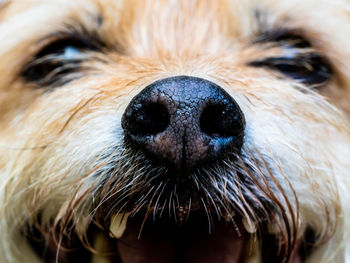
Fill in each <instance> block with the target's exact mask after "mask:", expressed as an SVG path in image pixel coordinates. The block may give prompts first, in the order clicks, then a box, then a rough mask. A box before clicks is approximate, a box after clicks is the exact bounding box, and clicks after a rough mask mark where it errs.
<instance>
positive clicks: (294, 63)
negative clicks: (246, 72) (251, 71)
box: [248, 31, 333, 87]
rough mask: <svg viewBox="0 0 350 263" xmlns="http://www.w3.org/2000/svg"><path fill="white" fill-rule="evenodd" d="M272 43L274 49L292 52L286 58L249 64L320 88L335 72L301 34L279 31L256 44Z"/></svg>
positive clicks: (269, 59)
mask: <svg viewBox="0 0 350 263" xmlns="http://www.w3.org/2000/svg"><path fill="white" fill-rule="evenodd" d="M261 43H271V44H272V45H273V46H274V47H275V46H278V47H280V48H281V49H285V50H287V51H288V50H290V52H284V53H286V54H288V55H286V56H276V57H267V58H262V59H261V60H256V61H252V62H250V63H248V65H249V66H253V67H264V68H267V69H271V70H275V71H279V72H281V73H283V74H284V75H286V76H287V77H290V78H292V79H295V80H298V81H300V82H302V83H304V84H306V85H309V86H312V87H320V86H322V85H323V84H324V83H326V82H327V81H328V80H330V79H331V77H332V74H333V71H332V68H331V66H330V64H329V62H328V61H327V60H326V59H325V58H324V57H322V56H321V55H320V54H318V53H317V52H316V51H315V50H314V49H313V47H312V45H311V43H310V42H309V41H308V40H306V39H305V38H304V37H302V36H301V35H299V34H293V33H291V32H290V31H277V32H273V33H264V34H262V35H261V36H260V37H259V38H258V40H257V41H256V42H255V44H261ZM290 54H293V55H290Z"/></svg>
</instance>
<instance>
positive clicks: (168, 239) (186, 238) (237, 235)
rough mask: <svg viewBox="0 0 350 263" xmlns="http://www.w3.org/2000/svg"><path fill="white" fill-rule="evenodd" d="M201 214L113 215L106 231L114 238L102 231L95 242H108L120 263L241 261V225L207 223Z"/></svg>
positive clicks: (219, 222)
mask: <svg viewBox="0 0 350 263" xmlns="http://www.w3.org/2000/svg"><path fill="white" fill-rule="evenodd" d="M204 216H205V214H204V213H203V212H201V211H198V212H194V213H193V214H192V215H191V216H189V217H188V218H187V219H183V222H180V221H175V220H174V219H173V218H170V217H164V218H161V219H156V220H154V219H152V218H148V219H146V220H145V219H144V218H143V217H142V216H136V217H129V218H128V215H127V214H124V215H116V216H114V217H113V219H112V221H111V225H110V233H109V235H110V236H111V237H112V239H113V240H114V242H112V243H111V242H106V241H108V240H107V239H106V238H105V235H103V236H97V239H96V240H95V246H96V247H103V245H102V244H108V245H109V246H110V248H109V250H111V251H113V250H115V251H117V254H118V256H119V260H120V261H119V262H123V263H133V262H145V263H146V262H147V263H148V262H232V263H235V262H243V261H242V258H243V256H244V255H243V254H244V244H245V242H246V239H247V234H246V233H245V232H242V231H241V230H239V229H243V227H238V226H236V227H235V226H234V225H232V224H229V223H228V222H225V221H223V220H212V222H211V224H208V219H207V218H206V217H204ZM113 243H114V244H113ZM104 247H105V248H106V246H104ZM100 258H101V257H99V256H98V255H94V256H93V258H92V262H100V261H99V259H100ZM109 262H114V261H113V260H112V261H109Z"/></svg>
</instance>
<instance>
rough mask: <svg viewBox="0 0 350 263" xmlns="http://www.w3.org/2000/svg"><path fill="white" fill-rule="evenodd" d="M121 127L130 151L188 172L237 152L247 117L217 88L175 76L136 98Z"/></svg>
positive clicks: (205, 81)
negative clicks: (132, 150)
mask: <svg viewBox="0 0 350 263" xmlns="http://www.w3.org/2000/svg"><path fill="white" fill-rule="evenodd" d="M122 127H123V129H124V134H125V142H126V144H127V145H128V146H129V147H132V148H133V149H135V150H141V151H143V152H144V153H145V154H146V156H148V158H150V159H151V160H153V161H156V162H158V163H161V164H162V165H164V164H165V165H167V166H170V168H171V169H175V171H177V173H180V174H187V173H189V172H192V171H193V169H195V168H198V167H200V166H201V165H203V164H207V163H209V162H212V161H215V160H217V159H219V158H221V157H222V156H223V155H224V154H225V152H227V151H230V152H239V151H240V150H241V147H242V144H243V137H244V128H245V119H244V115H243V113H242V111H241V109H240V107H239V106H238V104H237V103H236V102H235V100H234V99H233V98H232V97H231V96H230V95H229V94H227V93H226V92H225V91H224V90H223V89H222V88H220V87H219V86H218V85H216V84H214V83H212V82H210V81H208V80H204V79H200V78H195V77H188V76H177V77H171V78H167V79H163V80H159V81H156V82H154V83H153V84H151V85H149V86H148V87H146V88H145V89H144V90H142V91H141V92H140V93H139V94H138V95H137V96H136V97H134V99H133V100H132V101H131V102H130V104H129V105H128V107H127V109H126V111H125V113H124V115H123V119H122Z"/></svg>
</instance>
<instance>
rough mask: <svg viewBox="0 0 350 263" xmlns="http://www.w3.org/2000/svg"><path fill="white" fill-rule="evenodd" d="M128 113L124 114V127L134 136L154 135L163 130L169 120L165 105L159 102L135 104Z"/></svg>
mask: <svg viewBox="0 0 350 263" xmlns="http://www.w3.org/2000/svg"><path fill="white" fill-rule="evenodd" d="M128 115H129V116H125V119H126V121H125V123H124V126H126V127H124V128H126V129H127V130H128V132H129V133H130V134H131V135H135V136H147V135H156V134H158V133H160V132H162V131H164V130H165V129H166V128H167V127H168V125H169V122H170V117H169V113H168V111H167V109H166V107H165V106H164V105H162V104H159V103H148V104H147V103H146V104H144V105H142V104H137V105H135V107H134V109H133V110H132V111H131V112H130V114H128Z"/></svg>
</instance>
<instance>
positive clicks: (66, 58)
mask: <svg viewBox="0 0 350 263" xmlns="http://www.w3.org/2000/svg"><path fill="white" fill-rule="evenodd" d="M100 48H101V45H100V42H96V41H93V40H91V39H90V38H89V37H87V36H86V35H82V34H81V33H80V32H79V33H78V32H74V33H72V32H70V33H68V34H61V35H60V36H59V37H58V38H57V39H56V40H54V41H52V42H51V43H49V44H48V45H46V46H44V47H43V48H42V49H41V50H40V51H39V52H37V54H36V55H35V56H34V58H33V59H32V60H31V61H30V62H29V63H28V64H27V65H26V66H25V67H24V69H23V71H22V77H23V78H24V79H25V80H26V81H29V82H33V83H35V84H37V85H39V86H56V85H62V84H65V83H67V82H69V81H71V80H73V79H76V78H79V76H80V75H81V69H82V68H81V67H82V63H83V62H84V61H86V60H88V59H89V55H88V53H89V51H98V50H100Z"/></svg>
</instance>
